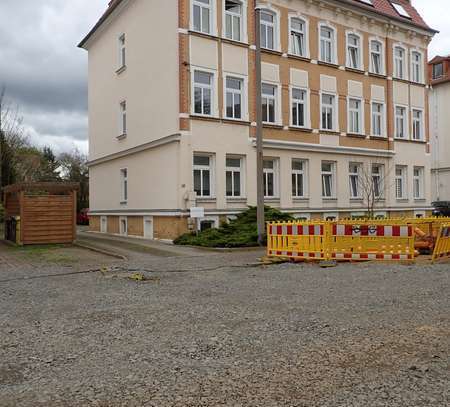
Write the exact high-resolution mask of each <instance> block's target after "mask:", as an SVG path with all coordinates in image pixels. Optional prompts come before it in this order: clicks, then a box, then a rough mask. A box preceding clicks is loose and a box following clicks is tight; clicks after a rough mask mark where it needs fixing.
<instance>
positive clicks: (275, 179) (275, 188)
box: [263, 157, 280, 199]
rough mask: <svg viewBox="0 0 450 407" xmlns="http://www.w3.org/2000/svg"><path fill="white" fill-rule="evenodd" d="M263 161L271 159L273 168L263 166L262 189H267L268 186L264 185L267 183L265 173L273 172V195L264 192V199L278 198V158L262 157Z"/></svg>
mask: <svg viewBox="0 0 450 407" xmlns="http://www.w3.org/2000/svg"><path fill="white" fill-rule="evenodd" d="M264 161H272V162H273V168H271V169H268V168H263V174H264V189H265V190H266V191H267V190H268V188H266V186H267V185H268V182H267V178H266V174H273V195H266V194H264V199H278V198H279V197H280V189H279V184H280V182H279V173H280V164H279V162H280V159H279V158H273V157H264Z"/></svg>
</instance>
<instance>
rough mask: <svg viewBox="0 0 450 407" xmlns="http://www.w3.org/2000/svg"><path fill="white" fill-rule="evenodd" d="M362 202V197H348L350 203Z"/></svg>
mask: <svg viewBox="0 0 450 407" xmlns="http://www.w3.org/2000/svg"><path fill="white" fill-rule="evenodd" d="M362 202H364V199H363V198H350V203H362Z"/></svg>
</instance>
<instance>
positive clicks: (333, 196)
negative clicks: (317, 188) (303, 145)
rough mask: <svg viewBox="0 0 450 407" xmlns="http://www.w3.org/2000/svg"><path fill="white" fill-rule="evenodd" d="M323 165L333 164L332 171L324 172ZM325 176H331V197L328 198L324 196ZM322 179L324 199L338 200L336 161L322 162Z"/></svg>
mask: <svg viewBox="0 0 450 407" xmlns="http://www.w3.org/2000/svg"><path fill="white" fill-rule="evenodd" d="M323 164H331V171H323V167H322V165H323ZM325 175H331V195H330V196H326V195H324V192H325V188H324V186H325V183H324V176H325ZM320 179H321V184H322V192H321V194H322V199H336V191H337V189H336V162H335V161H327V160H324V161H321V162H320Z"/></svg>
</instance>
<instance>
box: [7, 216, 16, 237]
mask: <svg viewBox="0 0 450 407" xmlns="http://www.w3.org/2000/svg"><path fill="white" fill-rule="evenodd" d="M5 239H6V240H9V241H10V242H14V243H16V242H17V220H16V218H8V219H6V220H5Z"/></svg>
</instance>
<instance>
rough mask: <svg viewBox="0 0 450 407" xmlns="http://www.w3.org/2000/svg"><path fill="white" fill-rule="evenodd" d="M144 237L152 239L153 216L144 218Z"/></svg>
mask: <svg viewBox="0 0 450 407" xmlns="http://www.w3.org/2000/svg"><path fill="white" fill-rule="evenodd" d="M144 237H145V238H146V239H153V216H146V217H144Z"/></svg>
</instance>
